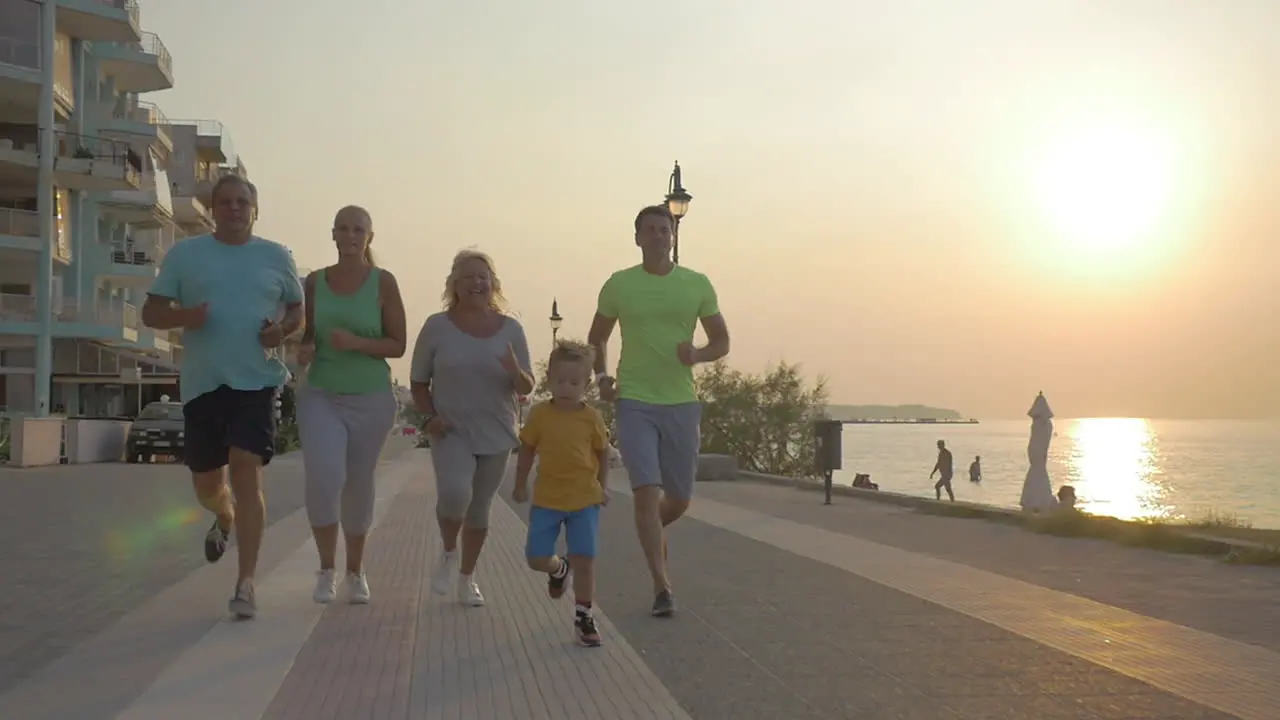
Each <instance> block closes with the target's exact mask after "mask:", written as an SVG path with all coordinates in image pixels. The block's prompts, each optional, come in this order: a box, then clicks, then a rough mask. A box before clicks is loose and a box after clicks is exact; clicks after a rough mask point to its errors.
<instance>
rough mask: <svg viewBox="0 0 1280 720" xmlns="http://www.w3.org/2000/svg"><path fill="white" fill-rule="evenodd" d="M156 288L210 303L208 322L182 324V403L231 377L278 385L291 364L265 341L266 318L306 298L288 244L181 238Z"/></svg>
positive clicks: (236, 384) (239, 386)
mask: <svg viewBox="0 0 1280 720" xmlns="http://www.w3.org/2000/svg"><path fill="white" fill-rule="evenodd" d="M150 294H151V295H155V296H157V297H165V298H170V299H172V300H174V301H175V302H177V304H178V305H179V306H181V307H193V306H196V305H200V304H204V303H207V304H208V306H209V307H208V310H209V315H208V318H207V320H206V321H205V324H204V327H202V328H200V329H198V330H184V331H183V336H182V337H183V345H184V352H183V358H182V374H181V383H182V384H181V394H182V401H183V403H187V402H190V401H191V400H192V399H194V398H197V397H199V396H201V395H204V394H205V393H207V392H211V391H213V390H216V389H218V386H220V385H226V386H228V387H230V388H232V389H234V390H261V389H263V388H269V387H279V386H281V385H283V384H284V382H285V380H286V379H287V378H288V375H289V373H288V370H287V369H286V368H285V365H284V363H283V362H282V361H281V360H280V358H279V357H277V354H276V353H273V352H272V351H270V350H268V349H267V348H264V347H262V342H261V341H260V340H259V339H258V333H259V331H261V330H262V322H263V321H264V320H271V321H273V322H274V321H277V320H279V319H280V318H281V316H282V310H283V306H284V305H292V304H296V303H300V302H302V297H303V296H302V283H301V282H300V281H299V280H298V268H297V265H296V264H294V261H293V254H292V253H291V252H289V249H288V248H286V247H285V246H283V245H281V244H279V243H275V242H271V241H270V240H264V239H262V238H260V237H254V238H252V239H250V240H249V242H247V243H245V244H244V245H228V244H226V243H221V242H218V240H217V239H216V238H214V237H213V236H212V235H198V236H196V237H191V238H187V239H185V240H181V241H179V242H178V243H177V244H176V245H174V246H173V249H171V250H170V251H169V252H168V254H167V255H165V257H164V262H163V263H161V265H160V273H159V275H158V276H157V277H156V281H155V284H154V285H152V286H151V292H150Z"/></svg>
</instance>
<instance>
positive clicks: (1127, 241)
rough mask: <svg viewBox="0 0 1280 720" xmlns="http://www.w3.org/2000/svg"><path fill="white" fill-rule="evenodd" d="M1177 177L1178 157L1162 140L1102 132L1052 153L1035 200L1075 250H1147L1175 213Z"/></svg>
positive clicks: (1075, 138)
mask: <svg viewBox="0 0 1280 720" xmlns="http://www.w3.org/2000/svg"><path fill="white" fill-rule="evenodd" d="M1172 172H1173V167H1172V157H1171V153H1170V152H1169V151H1168V148H1167V147H1166V146H1165V144H1164V143H1163V142H1162V141H1161V138H1160V137H1158V136H1157V135H1155V134H1152V133H1144V132H1137V131H1132V130H1125V129H1120V128H1114V127H1101V128H1095V129H1091V130H1086V131H1080V132H1076V133H1074V134H1070V135H1067V136H1065V137H1063V138H1062V140H1061V141H1060V142H1058V143H1057V144H1055V145H1053V146H1051V147H1050V148H1049V152H1048V155H1047V157H1046V158H1045V159H1044V161H1043V163H1042V164H1041V166H1040V168H1039V175H1038V177H1037V178H1036V188H1035V189H1036V196H1037V200H1038V201H1039V203H1040V205H1041V208H1042V210H1043V211H1044V213H1045V215H1046V220H1047V222H1048V224H1049V226H1050V229H1051V230H1052V231H1053V232H1054V233H1056V234H1057V235H1059V237H1060V238H1061V240H1062V241H1063V242H1065V243H1067V244H1068V245H1069V246H1071V247H1073V248H1078V249H1083V250H1086V251H1090V252H1091V253H1094V252H1104V253H1110V252H1116V251H1128V250H1137V249H1145V248H1146V247H1148V246H1149V245H1150V244H1151V243H1152V242H1153V241H1154V240H1155V239H1156V235H1157V234H1158V232H1159V231H1160V229H1161V224H1162V221H1163V220H1164V219H1165V216H1166V215H1167V213H1168V211H1169V204H1170V195H1171V174H1172Z"/></svg>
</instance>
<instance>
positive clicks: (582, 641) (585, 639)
mask: <svg viewBox="0 0 1280 720" xmlns="http://www.w3.org/2000/svg"><path fill="white" fill-rule="evenodd" d="M573 629H574V631H575V632H576V633H577V635H578V644H579V645H583V646H585V647H600V630H599V629H597V628H596V619H595V618H594V617H592V616H591V615H590V614H588V613H578V616H577V617H576V618H574V620H573Z"/></svg>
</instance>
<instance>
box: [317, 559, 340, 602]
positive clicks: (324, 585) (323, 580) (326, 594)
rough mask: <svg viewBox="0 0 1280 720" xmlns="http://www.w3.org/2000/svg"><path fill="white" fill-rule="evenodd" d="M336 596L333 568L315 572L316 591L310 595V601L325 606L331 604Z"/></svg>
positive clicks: (336, 588)
mask: <svg viewBox="0 0 1280 720" xmlns="http://www.w3.org/2000/svg"><path fill="white" fill-rule="evenodd" d="M337 596H338V587H337V578H336V577H334V574H333V568H329V569H328V570H317V571H316V591H315V592H313V593H311V599H312V600H315V601H316V602H318V603H320V604H321V605H327V604H328V603H331V602H333V599H334V598H335V597H337Z"/></svg>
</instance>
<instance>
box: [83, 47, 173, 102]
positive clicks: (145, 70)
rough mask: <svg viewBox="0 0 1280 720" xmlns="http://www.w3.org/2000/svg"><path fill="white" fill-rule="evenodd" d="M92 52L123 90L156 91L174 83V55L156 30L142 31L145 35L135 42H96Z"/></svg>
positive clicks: (117, 87) (117, 85) (104, 70)
mask: <svg viewBox="0 0 1280 720" xmlns="http://www.w3.org/2000/svg"><path fill="white" fill-rule="evenodd" d="M93 54H94V57H96V58H97V59H98V65H99V67H101V68H102V70H103V72H105V73H106V74H108V75H110V76H111V77H113V78H114V79H115V84H116V89H117V90H119V91H121V92H136V93H145V92H156V91H157V90H169V89H170V88H172V87H173V58H172V57H171V56H170V55H169V49H168V48H166V47H165V46H164V43H163V42H161V41H160V37H159V36H158V35H156V34H155V33H150V32H148V33H142V39H141V40H139V41H135V42H116V43H112V44H110V45H105V44H99V45H94V46H93Z"/></svg>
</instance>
